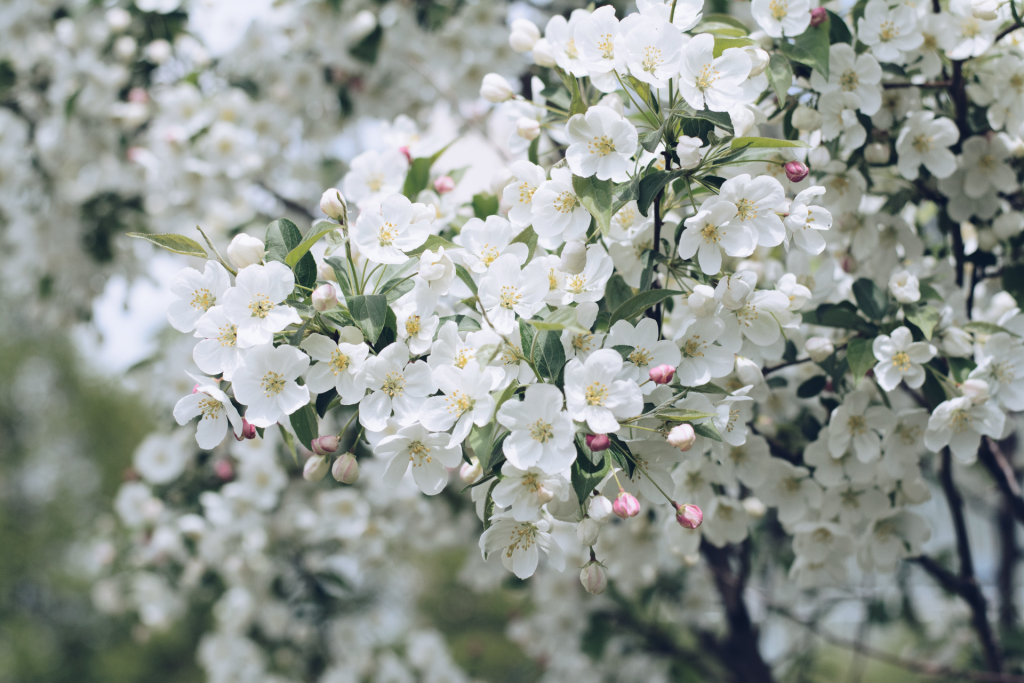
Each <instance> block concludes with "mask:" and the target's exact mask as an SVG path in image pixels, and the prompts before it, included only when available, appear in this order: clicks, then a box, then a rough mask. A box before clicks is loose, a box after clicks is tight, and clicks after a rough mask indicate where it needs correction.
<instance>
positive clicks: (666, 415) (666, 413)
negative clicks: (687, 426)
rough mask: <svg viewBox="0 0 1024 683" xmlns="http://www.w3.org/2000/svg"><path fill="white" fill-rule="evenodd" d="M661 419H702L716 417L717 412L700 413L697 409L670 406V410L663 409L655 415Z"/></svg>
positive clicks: (684, 420)
mask: <svg viewBox="0 0 1024 683" xmlns="http://www.w3.org/2000/svg"><path fill="white" fill-rule="evenodd" d="M656 417H658V418H659V419H662V420H671V421H673V422H690V421H691V420H703V419H705V418H708V417H718V413H702V412H701V411H699V410H690V409H688V408H672V409H670V410H663V411H662V412H660V413H658V414H657V415H656Z"/></svg>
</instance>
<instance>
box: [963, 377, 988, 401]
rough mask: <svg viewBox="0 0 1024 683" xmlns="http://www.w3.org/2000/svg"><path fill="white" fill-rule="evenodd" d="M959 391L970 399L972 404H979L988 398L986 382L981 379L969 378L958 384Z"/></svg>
mask: <svg viewBox="0 0 1024 683" xmlns="http://www.w3.org/2000/svg"><path fill="white" fill-rule="evenodd" d="M960 391H961V392H963V395H964V396H967V397H968V398H970V399H971V403H973V404H974V405H976V406H977V405H981V404H982V403H985V402H986V401H988V400H989V397H990V394H989V388H988V382H986V381H985V380H983V379H969V380H967V381H966V382H964V383H963V384H961V385H960Z"/></svg>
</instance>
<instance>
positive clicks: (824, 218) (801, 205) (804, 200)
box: [783, 176, 859, 254]
mask: <svg viewBox="0 0 1024 683" xmlns="http://www.w3.org/2000/svg"><path fill="white" fill-rule="evenodd" d="M858 177H859V176H858ZM823 194H825V188H824V187H821V186H819V185H815V186H813V187H809V188H807V189H806V190H804V191H803V192H801V193H800V194H798V195H797V196H796V198H795V199H794V200H793V203H792V204H791V205H790V207H789V215H788V216H786V220H785V221H783V225H784V226H785V228H786V246H789V242H790V240H792V241H793V244H794V245H796V247H797V248H798V249H800V250H801V251H805V252H807V253H808V254H820V253H821V252H823V251H825V238H824V237H822V236H821V233H822V232H824V231H825V230H828V229H829V228H831V227H832V213H831V212H830V211H829V210H828V209H825V208H823V207H820V206H814V205H812V204H811V203H810V202H811V201H812V200H813V199H814V197H816V196H818V195H823Z"/></svg>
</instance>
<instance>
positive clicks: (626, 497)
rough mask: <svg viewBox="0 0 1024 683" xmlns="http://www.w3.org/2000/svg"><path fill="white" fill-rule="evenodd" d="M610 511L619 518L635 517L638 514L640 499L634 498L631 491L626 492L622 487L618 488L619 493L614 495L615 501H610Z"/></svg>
mask: <svg viewBox="0 0 1024 683" xmlns="http://www.w3.org/2000/svg"><path fill="white" fill-rule="evenodd" d="M612 512H614V513H615V516H616V517H618V518H619V519H628V518H630V517H636V516H637V515H638V514H640V501H638V500H637V499H636V496H634V495H633V494H632V493H627V492H626V491H625V490H624V489H619V495H618V496H616V498H615V502H614V503H612Z"/></svg>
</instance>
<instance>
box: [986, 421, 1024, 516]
mask: <svg viewBox="0 0 1024 683" xmlns="http://www.w3.org/2000/svg"><path fill="white" fill-rule="evenodd" d="M978 460H980V461H981V464H982V465H984V466H985V469H987V470H988V472H989V474H991V475H992V478H993V479H995V480H996V485H997V486H998V487H999V490H1000V491H1002V492H1003V496H1004V497H1005V498H1006V503H1007V505H1008V507H1009V508H1010V512H1012V513H1013V516H1014V517H1015V518H1016V519H1017V521H1018V522H1020V523H1021V524H1024V498H1022V497H1021V493H1020V484H1019V483H1018V482H1017V473H1016V472H1015V471H1014V470H1013V466H1012V465H1011V464H1010V461H1009V460H1007V458H1006V455H1005V454H1004V453H1003V450H1002V449H1001V448H1000V447H999V444H997V443H996V442H995V441H993V440H992V439H990V438H989V437H987V436H986V437H985V438H983V439H982V440H981V447H980V448H979V449H978Z"/></svg>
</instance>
